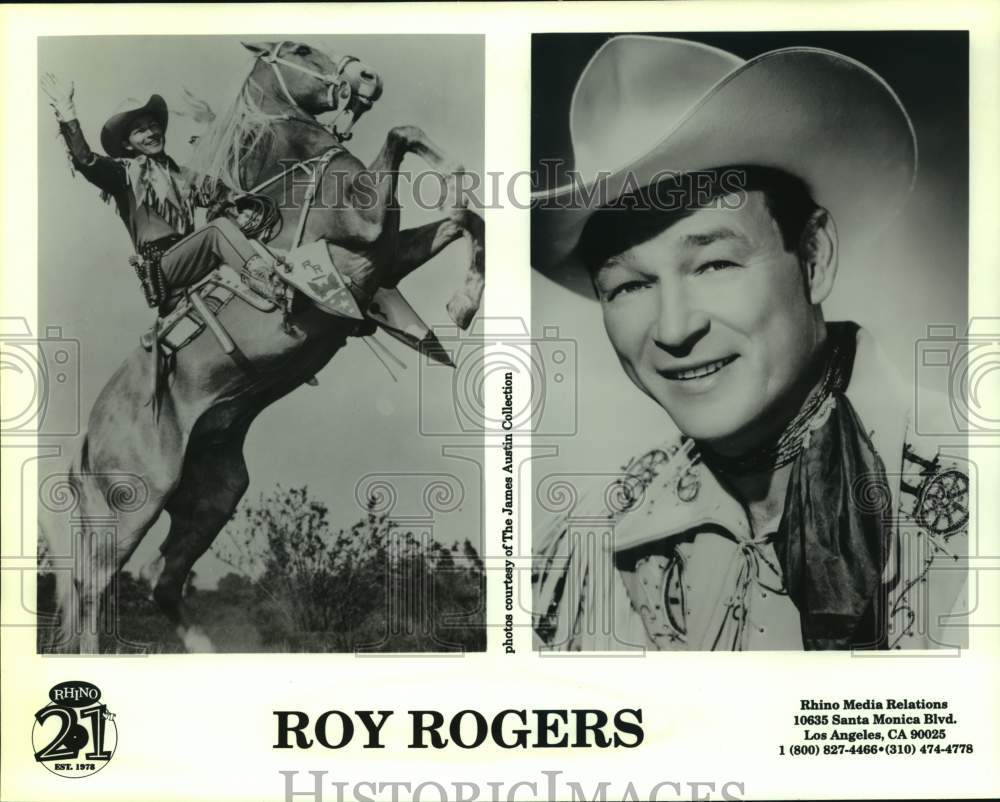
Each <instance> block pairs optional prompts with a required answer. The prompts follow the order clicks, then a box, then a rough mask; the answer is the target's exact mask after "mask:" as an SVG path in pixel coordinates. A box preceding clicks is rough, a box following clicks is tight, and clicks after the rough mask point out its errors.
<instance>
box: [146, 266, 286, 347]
mask: <svg viewBox="0 0 1000 802" xmlns="http://www.w3.org/2000/svg"><path fill="white" fill-rule="evenodd" d="M262 283H263V282H261V281H259V280H257V281H255V280H254V277H251V276H249V275H247V274H242V275H238V274H237V273H236V271H235V270H233V269H232V268H231V267H229V266H228V265H221V266H219V267H218V268H217V269H215V270H213V271H212V272H211V273H209V274H208V275H207V276H205V277H204V278H203V279H201V280H199V281H198V282H197V283H195V284H192V285H191V286H189V287H184V288H183V289H181V290H178V291H177V292H175V293H174V294H173V295H172V296H171V298H170V299H168V301H167V302H166V303H165V304H164V305H163V306H161V308H160V315H159V316H158V317H157V319H156V322H155V323H154V324H153V326H152V328H150V330H149V331H147V332H145V333H144V334H143V335H142V336H141V337H140V343H141V344H142V347H143V348H144V349H145V350H146V351H153V350H154V346H158V350H160V351H161V352H162V354H163V356H165V357H170V356H173V355H174V354H176V353H177V352H178V351H180V350H181V349H182V348H184V347H185V346H186V345H188V344H190V343H191V342H193V341H194V340H195V339H197V338H198V336H199V335H200V334H201V333H202V332H203V331H204V330H205V329H206V328H208V329H209V330H210V331H211V332H212V334H213V335H215V338H216V339H217V340H218V341H219V345H220V346H221V348H222V350H223V351H225V352H226V353H227V354H231V353H233V352H234V351H235V350H236V346H235V344H234V343H233V340H232V338H231V337H230V336H229V334H228V333H227V332H226V330H225V328H224V327H223V326H222V324H221V323H220V322H219V319H218V318H217V317H216V315H217V314H218V313H219V311H220V310H221V309H222V308H223V307H224V306H226V304H228V303H229V302H230V301H231V300H232V299H233V298H234V297H239V298H240V299H242V300H243V301H245V302H246V303H248V304H249V305H250V306H252V307H253V308H254V309H257V310H258V311H260V312H273V311H274V310H275V309H276V308H277V306H278V303H277V301H278V300H281V299H277V298H276V297H275V296H274V295H273V294H271V293H267V294H265V292H266V290H265V289H264V287H263V286H259V285H260V284H262Z"/></svg>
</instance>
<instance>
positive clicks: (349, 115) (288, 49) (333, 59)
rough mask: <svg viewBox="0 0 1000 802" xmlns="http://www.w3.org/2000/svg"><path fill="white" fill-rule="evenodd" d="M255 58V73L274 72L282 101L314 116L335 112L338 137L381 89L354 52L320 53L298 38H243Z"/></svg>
mask: <svg viewBox="0 0 1000 802" xmlns="http://www.w3.org/2000/svg"><path fill="white" fill-rule="evenodd" d="M243 46H244V47H245V48H246V49H247V50H249V51H250V52H251V53H253V54H254V56H255V57H256V58H257V64H256V65H255V68H254V71H253V73H252V74H253V75H256V76H259V77H260V78H263V74H264V72H267V73H270V74H271V75H272V76H273V79H274V81H275V84H276V86H277V89H278V91H279V93H281V94H282V95H283V96H284V99H285V100H288V101H290V102H291V103H292V104H294V105H296V106H298V107H300V108H302V109H304V110H305V111H307V112H309V114H312V115H317V114H323V113H324V112H328V111H339V112H340V113H339V114H338V115H337V117H336V118H335V119H334V121H333V124H332V127H333V130H334V133H336V134H337V136H338V137H340V138H341V139H348V138H349V137H350V130H351V126H353V125H354V123H355V121H357V119H358V118H359V117H360V116H361V115H362V114H364V113H365V112H366V111H368V109H370V108H371V106H372V104H373V103H374V102H375V101H376V100H378V99H379V97H380V96H381V94H382V78H381V76H380V75H379V74H378V73H377V72H375V71H374V70H373V69H372V68H371V67H369V66H368V65H367V64H365V63H363V62H361V61H359V60H358V59H357V58H355V57H354V56H339V55H337V54H330V55H328V54H327V53H324V52H323V51H322V50H318V49H316V48H314V47H311V46H310V45H307V44H304V43H302V42H288V41H283V42H253V43H247V42H244V43H243Z"/></svg>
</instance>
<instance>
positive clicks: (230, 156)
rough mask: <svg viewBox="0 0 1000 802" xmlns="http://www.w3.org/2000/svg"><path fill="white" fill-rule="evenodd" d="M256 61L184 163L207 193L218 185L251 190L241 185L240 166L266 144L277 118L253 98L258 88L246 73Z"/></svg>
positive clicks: (278, 118)
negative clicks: (233, 96)
mask: <svg viewBox="0 0 1000 802" xmlns="http://www.w3.org/2000/svg"><path fill="white" fill-rule="evenodd" d="M256 63H257V62H256V60H254V62H253V63H252V64H251V66H250V72H249V73H248V74H247V77H246V79H245V80H244V81H243V83H242V85H241V87H240V90H239V91H238V92H237V93H236V99H235V100H234V101H233V102H232V104H231V105H230V106H229V108H228V109H227V110H226V111H225V112H224V113H223V114H222V115H221V116H219V117H217V118H216V119H215V120H214V121H213V122H212V124H211V126H210V127H209V129H208V130H207V131H206V132H205V133H204V134H203V135H202V136H201V137H199V139H198V142H197V144H196V145H195V148H194V152H193V153H192V156H191V161H190V164H189V165H188V166H189V167H190V169H191V170H192V171H194V172H195V173H196V174H197V175H198V177H199V180H200V184H201V188H202V189H203V190H205V191H206V192H208V193H210V194H214V193H215V192H216V191H217V190H218V189H219V184H223V185H225V186H226V187H228V188H229V189H232V190H236V191H247V190H249V189H252V187H244V186H243V182H242V177H241V173H242V171H243V168H244V167H245V166H246V165H247V163H248V161H249V160H250V158H251V157H252V155H253V154H254V153H255V152H257V151H258V148H263V147H266V146H267V145H268V144H269V142H270V139H271V138H272V137H273V136H274V124H275V123H276V122H277V121H278V120H280V119H281V118H280V117H276V116H275V115H271V114H267V113H265V112H264V111H262V110H261V108H260V103H259V101H258V100H257V99H255V98H254V92H253V88H255V87H256V88H258V89H259V87H257V84H256V82H254V81H253V80H252V79H251V77H250V73H252V72H253V68H254V66H255V65H256ZM251 180H252V177H251Z"/></svg>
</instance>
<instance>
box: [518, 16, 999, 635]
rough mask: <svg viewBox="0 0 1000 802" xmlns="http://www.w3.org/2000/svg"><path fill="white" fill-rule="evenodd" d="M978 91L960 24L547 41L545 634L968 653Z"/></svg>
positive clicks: (537, 86) (542, 259)
mask: <svg viewBox="0 0 1000 802" xmlns="http://www.w3.org/2000/svg"><path fill="white" fill-rule="evenodd" d="M968 85H969V80H968V35H967V33H966V32H963V31H935V32H919V31H905V32H904V31H900V32H894V31H866V32H843V33H839V32H808V31H804V32H794V31H789V32H780V33H776V32H760V33H757V32H742V33H699V34H685V33H676V34H675V33H670V34H665V33H664V34H660V33H657V34H622V35H614V34H607V35H603V34H536V35H535V36H534V37H533V39H532V120H531V124H532V161H533V168H534V171H535V175H536V176H537V177H538V179H537V183H538V186H537V187H536V193H535V197H534V200H535V205H534V207H533V210H532V221H531V225H532V232H531V245H532V257H531V258H532V267H533V268H534V275H533V279H532V326H533V329H534V330H535V331H536V332H537V331H541V330H543V329H546V330H549V329H552V330H555V329H558V332H559V336H560V338H561V340H563V341H565V342H567V343H570V345H571V347H572V349H573V353H574V356H575V360H576V362H575V365H576V370H575V375H574V377H573V378H574V381H575V385H574V387H573V391H574V393H575V408H576V410H577V414H576V419H575V421H574V425H573V426H572V427H564V428H563V429H562V430H557V429H556V428H555V427H552V428H550V429H548V430H547V429H546V427H545V421H541V422H540V424H539V427H538V428H537V429H536V432H535V440H534V442H535V443H536V444H537V443H546V444H549V445H550V446H551V447H552V449H551V451H550V452H549V454H548V456H546V457H545V458H544V459H536V461H535V463H534V468H533V476H534V481H535V487H534V491H535V496H534V499H533V502H534V519H533V526H532V529H533V532H532V536H533V539H534V540H533V549H534V563H533V583H534V601H533V603H534V629H535V638H536V647H537V648H539V649H542V650H557V651H563V650H568V651H606V650H610V651H614V650H636V651H640V650H649V651H678V650H692V651H716V650H718V651H744V650H786V651H789V650H791V651H798V650H897V649H950V650H955V649H958V648H960V647H962V646H964V645H966V644H967V631H966V623H967V617H968V610H969V603H968V600H967V598H966V596H967V593H966V579H967V562H966V558H967V555H968V551H969V546H968V529H969V527H968V522H969V489H970V481H971V482H974V481H975V472H974V468H973V466H971V465H970V463H969V461H968V460H967V458H966V451H967V449H966V444H965V439H966V434H967V432H968V429H969V427H970V426H974V425H975V414H976V409H975V404H976V403H977V399H975V398H974V397H970V396H969V395H968V393H967V392H966V391H965V388H964V387H963V385H962V382H963V381H965V380H967V379H968V374H969V370H970V365H971V366H973V367H974V358H973V357H970V354H972V353H974V343H975V337H976V336H977V332H975V331H973V330H972V329H971V328H967V325H966V321H967V320H968V309H967V304H966V294H967V289H968V281H969V279H968V276H969V269H968V247H967V240H968V201H967V199H968V191H969V185H968V176H969V146H968V137H969V132H968ZM979 334H980V336H981V335H982V332H980V333H979ZM970 338H971V342H972V344H971V345H970ZM956 375H958V376H959V379H957V380H956V379H955V376H956ZM563 392H565V390H564V391H563ZM970 421H971V423H970Z"/></svg>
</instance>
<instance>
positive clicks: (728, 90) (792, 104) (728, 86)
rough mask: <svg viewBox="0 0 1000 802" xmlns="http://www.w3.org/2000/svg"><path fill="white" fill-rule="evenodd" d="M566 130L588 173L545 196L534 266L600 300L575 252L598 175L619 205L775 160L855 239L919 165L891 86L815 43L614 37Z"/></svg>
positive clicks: (539, 198) (883, 214)
mask: <svg viewBox="0 0 1000 802" xmlns="http://www.w3.org/2000/svg"><path fill="white" fill-rule="evenodd" d="M570 137H571V141H572V147H573V158H574V163H575V169H576V170H577V171H579V175H580V182H582V183H580V182H578V183H576V184H570V185H567V186H563V187H560V188H558V189H555V190H551V191H548V192H544V193H539V194H537V195H535V197H534V199H533V200H534V203H535V209H534V212H533V215H532V265H533V266H534V267H535V269H537V270H539V271H540V272H542V273H543V274H545V275H547V276H549V277H550V278H552V279H553V280H555V281H557V282H558V283H560V284H563V285H565V286H567V287H569V288H571V289H573V290H575V291H577V292H581V293H584V294H586V295H588V296H590V297H593V291H592V289H591V287H590V282H589V280H588V279H587V276H586V275H585V272H584V271H583V270H582V268H581V266H580V265H579V263H578V261H579V260H577V259H575V258H574V256H573V253H572V251H573V248H574V247H575V245H576V243H577V241H578V239H579V237H580V233H581V231H582V230H583V227H584V225H585V223H586V222H587V219H588V218H589V217H590V215H591V214H593V212H594V211H596V209H597V203H595V202H593V201H591V202H590V203H589V204H587V203H581V202H574V200H575V199H579V197H580V196H581V195H583V193H584V192H592V191H593V190H594V189H595V188H596V187H597V186H599V184H600V182H604V187H603V189H604V190H605V192H604V194H603V200H604V201H605V202H611V201H614V200H615V199H617V198H618V197H620V196H621V194H623V190H625V191H626V192H627V191H631V190H635V189H637V188H642V187H646V186H649V185H650V184H651V183H653V182H655V181H656V180H657V179H658V177H660V176H662V175H663V174H664V173H665V172H668V171H669V172H673V173H685V172H691V171H695V170H708V169H712V168H717V167H724V166H731V165H747V166H749V165H754V166H761V167H772V168H779V169H781V170H784V171H785V172H788V173H791V174H792V175H794V176H797V177H798V178H800V179H802V180H803V181H805V182H806V184H807V185H808V187H809V189H810V190H811V192H812V194H813V197H814V199H815V200H816V202H817V203H818V204H820V205H821V206H823V207H825V208H826V209H828V210H829V211H830V213H831V215H832V216H833V219H834V221H835V223H836V225H837V227H838V230H839V232H840V234H841V238H842V239H846V240H850V239H851V238H854V237H856V236H857V233H858V232H859V231H860V230H862V229H864V228H865V227H866V226H868V227H872V226H873V224H874V222H875V221H877V220H879V219H882V220H884V219H887V218H888V217H889V216H891V215H892V214H893V213H895V212H896V211H898V209H899V208H900V207H901V206H902V203H903V201H904V200H905V198H906V196H907V195H908V194H909V191H910V188H911V187H912V185H913V180H914V178H915V175H916V160H917V155H916V154H917V144H916V138H915V135H914V132H913V126H912V124H911V123H910V118H909V116H908V115H907V113H906V110H905V109H904V108H903V105H902V103H900V101H899V98H898V97H897V96H896V94H895V93H894V92H893V91H892V89H891V88H890V87H889V85H888V84H886V82H885V81H884V80H882V78H880V77H879V76H878V75H877V74H876V73H875V72H873V71H872V70H870V69H869V68H868V67H866V66H864V65H863V64H861V63H859V62H857V61H855V60H854V59H851V58H848V57H847V56H843V55H841V54H839V53H834V52H832V51H829V50H820V49H817V48H812V47H790V48H784V49H781V50H773V51H771V52H769V53H764V54H763V55H760V56H757V57H755V58H752V59H750V60H749V61H744V60H743V59H741V58H739V57H738V56H735V55H733V54H732V53H727V52H726V51H724V50H719V49H717V48H714V47H709V46H707V45H703V44H700V43H698V42H692V41H687V40H683V39H669V38H661V37H654V36H634V35H629V36H618V37H615V38H613V39H610V40H608V41H607V42H606V43H605V44H604V45H603V46H602V47H601V48H600V50H598V51H597V53H596V54H595V55H594V57H593V58H592V59H591V60H590V62H589V63H588V64H587V66H586V67H585V68H584V70H583V73H582V74H581V75H580V79H579V81H578V82H577V85H576V89H575V90H574V92H573V99H572V103H571V106H570ZM602 172H603V173H604V176H600V177H599V174H601V173H602ZM566 206H570V207H571V208H561V207H566ZM557 207H560V208H557Z"/></svg>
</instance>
